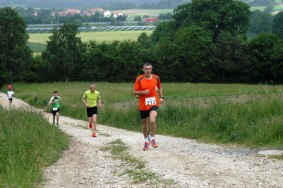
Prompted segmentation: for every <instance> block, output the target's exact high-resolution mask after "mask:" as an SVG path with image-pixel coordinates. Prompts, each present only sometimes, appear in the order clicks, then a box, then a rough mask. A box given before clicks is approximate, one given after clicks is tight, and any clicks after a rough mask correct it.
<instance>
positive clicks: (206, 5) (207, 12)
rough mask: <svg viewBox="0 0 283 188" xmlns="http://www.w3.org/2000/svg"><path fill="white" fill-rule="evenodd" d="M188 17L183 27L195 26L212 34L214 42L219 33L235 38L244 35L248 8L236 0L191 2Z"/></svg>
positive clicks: (248, 12) (194, 0)
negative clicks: (225, 33)
mask: <svg viewBox="0 0 283 188" xmlns="http://www.w3.org/2000/svg"><path fill="white" fill-rule="evenodd" d="M189 12H190V14H189V17H187V19H185V20H184V21H185V22H184V23H183V25H188V26H191V25H197V26H200V27H203V28H205V29H208V30H210V31H212V32H213V42H216V40H217V38H218V36H219V34H220V33H221V32H229V33H231V34H232V35H234V36H236V35H237V34H239V33H242V34H245V33H246V32H247V30H248V26H249V17H250V14H251V12H250V10H249V6H248V5H247V4H245V3H243V2H241V1H237V0H211V1H207V0H193V1H192V5H191V7H189Z"/></svg>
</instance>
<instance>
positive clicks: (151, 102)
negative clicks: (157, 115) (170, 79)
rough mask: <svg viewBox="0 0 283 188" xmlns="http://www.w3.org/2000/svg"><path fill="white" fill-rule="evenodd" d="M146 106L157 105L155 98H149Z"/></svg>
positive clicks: (146, 99) (146, 100)
mask: <svg viewBox="0 0 283 188" xmlns="http://www.w3.org/2000/svg"><path fill="white" fill-rule="evenodd" d="M145 104H146V106H152V105H155V104H156V100H155V97H148V98H145Z"/></svg>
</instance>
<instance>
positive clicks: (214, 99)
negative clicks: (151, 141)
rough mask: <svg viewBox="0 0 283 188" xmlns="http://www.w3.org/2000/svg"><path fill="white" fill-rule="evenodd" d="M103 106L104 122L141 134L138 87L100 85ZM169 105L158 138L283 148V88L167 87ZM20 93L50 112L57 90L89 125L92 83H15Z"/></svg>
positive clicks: (67, 108)
mask: <svg viewBox="0 0 283 188" xmlns="http://www.w3.org/2000/svg"><path fill="white" fill-rule="evenodd" d="M96 85H97V90H98V91H100V92H101V96H102V101H103V107H102V108H101V109H99V115H98V123H101V124H106V125H109V126H113V127H118V128H123V129H128V130H134V131H141V126H140V118H139V112H138V101H137V99H135V98H134V97H133V83H96ZM162 86H163V90H164V96H165V103H164V104H163V105H161V106H160V108H159V113H158V117H157V127H158V128H157V133H158V134H164V135H172V136H176V137H183V138H194V139H198V140H201V141H207V142H218V143H234V144H241V145H246V146H252V147H279V148H282V145H283V139H282V137H283V135H282V134H283V97H282V91H283V87H282V86H268V85H244V84H191V83H163V85H162ZM14 87H15V93H16V96H17V97H20V98H22V99H24V100H25V101H27V102H28V103H30V104H32V105H34V106H36V107H39V108H44V109H46V110H47V111H49V110H50V107H48V106H47V102H48V100H49V98H50V96H51V95H52V92H53V90H57V91H59V93H60V95H61V97H62V100H63V103H62V110H61V114H63V115H67V116H71V117H74V118H78V119H83V120H86V112H85V108H84V106H83V105H82V101H81V97H82V95H83V92H84V91H86V90H87V89H88V87H89V83H81V82H71V83H44V84H22V83H16V84H14Z"/></svg>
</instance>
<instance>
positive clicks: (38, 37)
mask: <svg viewBox="0 0 283 188" xmlns="http://www.w3.org/2000/svg"><path fill="white" fill-rule="evenodd" d="M143 32H145V33H147V34H148V35H150V34H151V33H152V31H104V32H83V33H79V34H78V37H80V38H81V40H82V41H83V42H88V41H90V40H95V41H98V42H103V41H110V42H111V41H113V40H119V41H121V40H137V38H138V37H139V35H140V34H141V33H143ZM51 35H52V33H38V34H29V40H28V42H29V43H34V44H46V41H49V36H51Z"/></svg>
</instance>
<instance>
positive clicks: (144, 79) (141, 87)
mask: <svg viewBox="0 0 283 188" xmlns="http://www.w3.org/2000/svg"><path fill="white" fill-rule="evenodd" d="M143 72H144V74H142V75H140V76H138V77H137V78H136V81H135V85H134V94H135V95H136V97H138V98H139V110H140V117H141V121H142V129H143V135H144V139H145V140H144V148H143V150H148V147H149V143H150V144H151V145H152V147H154V148H157V144H156V142H155V132H156V116H157V111H158V106H159V104H162V103H163V102H164V98H163V95H162V94H163V93H162V87H161V84H160V78H159V76H157V75H155V74H152V73H151V72H152V65H151V64H150V63H145V64H144V65H143ZM158 97H159V98H158ZM148 119H149V122H150V128H149V125H148ZM149 130H150V134H149Z"/></svg>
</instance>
